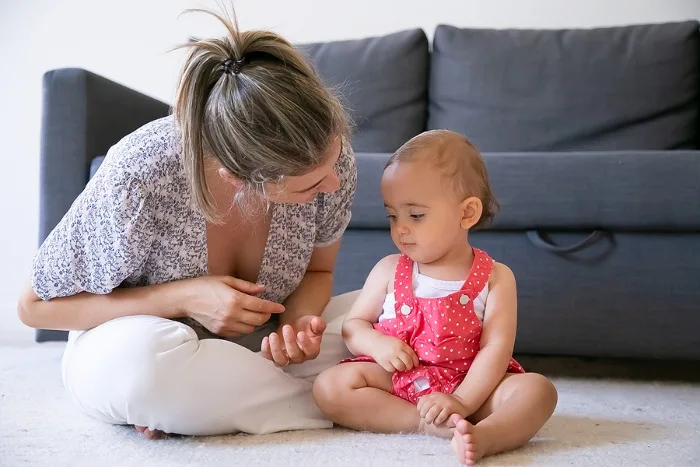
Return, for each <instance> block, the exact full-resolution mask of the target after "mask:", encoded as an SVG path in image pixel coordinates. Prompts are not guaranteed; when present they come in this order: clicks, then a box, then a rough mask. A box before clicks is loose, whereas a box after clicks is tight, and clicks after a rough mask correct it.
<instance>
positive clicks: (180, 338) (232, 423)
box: [62, 292, 357, 435]
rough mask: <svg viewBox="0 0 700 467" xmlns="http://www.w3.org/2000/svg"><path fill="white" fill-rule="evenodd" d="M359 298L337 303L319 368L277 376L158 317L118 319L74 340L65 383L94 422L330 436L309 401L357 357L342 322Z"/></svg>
mask: <svg viewBox="0 0 700 467" xmlns="http://www.w3.org/2000/svg"><path fill="white" fill-rule="evenodd" d="M356 295H357V294H356V293H355V292H353V293H350V294H345V295H341V296H338V297H335V298H333V299H332V300H331V302H330V303H329V305H328V307H327V308H326V310H325V312H324V314H323V318H324V319H325V320H326V322H327V323H329V324H328V328H327V330H326V332H325V333H324V335H323V340H322V345H321V353H320V355H319V356H318V358H316V359H315V360H311V361H307V362H304V363H303V364H301V365H290V366H288V367H286V368H280V367H278V366H277V365H275V364H274V363H272V362H270V361H269V360H266V359H265V358H263V357H262V356H261V355H260V354H259V353H254V352H251V351H250V350H248V349H246V348H244V347H241V346H240V345H237V344H234V343H232V342H228V341H225V340H220V339H204V340H201V341H200V340H199V339H198V338H197V335H196V334H195V333H194V331H193V330H192V328H190V327H189V326H186V325H184V324H182V323H179V322H176V321H171V320H167V319H163V318H157V317H153V316H131V317H125V318H119V319H115V320H113V321H109V322H107V323H105V324H102V325H100V326H98V327H96V328H94V329H91V330H90V331H87V332H71V334H70V338H69V343H68V345H67V346H66V351H65V353H64V356H63V364H62V370H63V382H64V385H65V387H66V390H67V391H68V393H69V394H70V396H71V397H72V398H73V400H74V401H75V402H76V403H77V404H78V405H79V406H80V407H81V408H82V409H83V410H84V411H85V412H86V413H87V414H89V415H91V416H93V417H95V418H97V419H100V420H103V421H105V422H108V423H113V424H129V425H140V426H146V427H148V428H150V429H158V430H163V431H165V432H169V433H179V434H183V435H216V434H227V433H236V432H245V433H254V434H260V433H271V432H276V431H284V430H301V429H318V428H330V427H331V426H332V423H331V422H330V421H329V420H328V419H327V418H326V417H325V416H324V415H323V414H322V413H321V411H320V410H319V409H318V408H317V407H316V405H315V404H314V402H313V399H312V396H311V388H312V383H313V380H314V379H315V377H316V375H318V374H319V373H320V372H321V371H323V370H325V369H326V368H329V367H331V366H333V365H335V364H336V363H338V362H339V361H340V360H342V359H343V358H346V357H348V356H350V353H349V352H348V350H347V348H346V347H345V344H344V343H343V340H342V337H341V325H342V318H343V315H344V314H345V313H346V312H347V310H348V309H349V308H350V305H351V304H352V302H353V301H354V299H355V298H356Z"/></svg>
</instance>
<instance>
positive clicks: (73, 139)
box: [39, 68, 169, 243]
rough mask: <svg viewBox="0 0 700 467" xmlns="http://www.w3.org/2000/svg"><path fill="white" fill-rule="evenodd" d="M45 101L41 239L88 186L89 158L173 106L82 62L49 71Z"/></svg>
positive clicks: (40, 194) (41, 169) (41, 173)
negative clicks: (77, 64) (95, 71)
mask: <svg viewBox="0 0 700 467" xmlns="http://www.w3.org/2000/svg"><path fill="white" fill-rule="evenodd" d="M42 105H43V109H42V121H41V155H40V193H39V204H40V207H39V213H40V214H39V243H41V242H43V241H44V239H45V238H46V237H47V236H48V234H49V233H50V232H51V230H53V228H54V227H55V226H56V224H57V223H58V222H59V221H60V220H61V218H62V217H63V215H64V214H65V213H66V212H67V211H68V208H70V205H71V204H72V203H73V201H74V200H75V198H76V197H77V196H78V195H79V194H80V192H82V191H83V189H84V188H85V184H86V183H87V180H88V173H89V167H90V161H91V160H92V159H93V158H94V157H96V156H100V155H104V154H106V153H107V150H108V149H109V148H110V147H111V146H112V145H113V144H115V143H116V142H118V141H119V140H120V139H121V138H123V137H124V136H126V135H127V134H129V133H131V132H132V131H134V130H135V129H137V128H138V127H140V126H142V125H143V124H145V123H147V122H149V121H151V120H155V119H157V118H161V117H164V116H166V115H167V114H168V111H169V107H168V105H167V104H164V103H163V102H160V101H158V100H156V99H153V98H151V97H148V96H145V95H143V94H141V93H139V92H136V91H134V90H132V89H129V88H127V87H125V86H122V85H120V84H117V83H114V82H112V81H110V80H108V79H106V78H103V77H101V76H98V75H96V74H94V73H91V72H89V71H86V70H82V69H77V68H63V69H58V70H51V71H48V72H46V73H45V74H44V77H43V102H42Z"/></svg>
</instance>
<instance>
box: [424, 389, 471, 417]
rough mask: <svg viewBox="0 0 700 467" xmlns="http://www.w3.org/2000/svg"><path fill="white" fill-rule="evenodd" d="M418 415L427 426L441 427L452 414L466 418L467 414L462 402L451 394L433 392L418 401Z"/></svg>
mask: <svg viewBox="0 0 700 467" xmlns="http://www.w3.org/2000/svg"><path fill="white" fill-rule="evenodd" d="M417 408H418V413H420V416H421V418H422V419H423V420H424V421H425V423H427V424H433V423H434V424H435V425H442V424H443V423H445V422H446V421H447V420H448V419H449V418H450V415H452V414H455V413H456V414H458V415H459V416H460V417H462V418H466V417H467V416H468V415H469V413H468V410H467V407H466V406H465V405H464V401H463V400H462V399H461V398H460V397H458V396H455V395H453V394H445V393H442V392H434V393H432V394H428V395H427V396H423V397H421V398H420V399H418V405H417Z"/></svg>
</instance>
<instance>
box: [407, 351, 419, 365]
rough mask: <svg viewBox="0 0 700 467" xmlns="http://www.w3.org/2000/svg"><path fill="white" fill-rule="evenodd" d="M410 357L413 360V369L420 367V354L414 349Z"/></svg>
mask: <svg viewBox="0 0 700 467" xmlns="http://www.w3.org/2000/svg"><path fill="white" fill-rule="evenodd" d="M409 355H411V358H412V359H413V368H418V365H420V359H419V358H418V354H417V353H416V352H415V351H414V350H413V349H411V351H410V352H409Z"/></svg>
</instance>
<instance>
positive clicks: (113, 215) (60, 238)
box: [32, 116, 357, 335]
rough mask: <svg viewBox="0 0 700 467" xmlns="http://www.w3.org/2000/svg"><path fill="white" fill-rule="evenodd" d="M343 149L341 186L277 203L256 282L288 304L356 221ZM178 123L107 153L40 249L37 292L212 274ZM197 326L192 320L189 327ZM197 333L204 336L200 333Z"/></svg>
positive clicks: (104, 289) (349, 158)
mask: <svg viewBox="0 0 700 467" xmlns="http://www.w3.org/2000/svg"><path fill="white" fill-rule="evenodd" d="M344 147H345V148H346V149H345V150H344V152H343V154H342V155H341V157H340V158H339V160H338V163H337V166H336V171H337V173H338V174H339V176H340V179H341V188H340V189H339V190H338V191H336V192H335V193H331V194H319V195H318V196H317V198H316V200H315V202H312V203H308V204H276V205H273V206H272V209H273V213H272V220H271V224H270V231H269V235H268V240H267V245H266V247H265V253H264V255H263V262H262V266H261V269H260V274H259V278H258V282H259V283H261V284H264V285H265V286H266V289H265V293H264V295H263V297H264V298H266V299H269V300H273V301H277V302H282V301H284V300H285V299H286V298H287V296H289V294H291V293H292V292H293V291H294V289H296V287H297V286H298V285H299V283H300V282H301V279H302V277H303V275H304V273H305V271H306V268H307V266H308V264H309V260H310V258H311V253H312V252H313V249H314V247H317V246H326V245H329V244H332V243H334V242H335V241H336V240H338V239H339V238H340V237H341V236H342V234H343V232H344V231H345V228H346V227H347V225H348V222H349V221H350V208H351V205H352V201H353V198H354V194H355V188H356V184H357V170H356V167H355V157H354V154H353V152H352V149H350V145H349V144H348V145H344ZM180 154H181V145H180V135H179V132H178V130H177V127H176V124H175V121H174V119H173V117H172V116H169V117H164V118H161V119H159V120H155V121H153V122H151V123H148V124H146V125H144V126H143V127H141V128H139V129H138V130H136V131H134V132H133V133H131V134H130V135H128V136H126V137H124V138H123V139H122V140H121V141H119V142H118V143H117V144H116V145H114V146H113V147H112V148H111V149H110V150H109V152H108V153H107V155H106V157H105V160H104V162H103V163H102V165H101V166H100V168H99V170H98V171H97V173H96V174H95V176H94V177H93V178H92V179H91V180H90V182H89V183H88V184H87V186H86V187H85V190H84V191H83V192H82V193H81V194H80V195H79V196H78V198H77V199H76V200H75V202H74V203H73V205H72V206H71V208H70V210H69V211H68V213H67V214H66V215H65V216H64V217H63V219H62V220H61V221H60V222H59V224H58V225H57V226H56V228H55V229H54V230H53V231H52V232H51V234H50V235H49V236H48V237H47V238H46V240H45V241H44V243H43V244H42V245H41V247H40V248H39V251H38V253H37V255H36V257H35V259H34V263H33V268H32V284H33V287H34V290H35V292H36V294H37V295H38V296H39V297H40V298H42V299H44V300H49V299H52V298H55V297H65V296H70V295H74V294H77V293H79V292H82V291H85V292H90V293H94V294H106V293H109V292H111V291H112V290H113V289H114V288H116V287H133V286H141V285H150V284H157V283H163V282H169V281H175V280H178V279H185V278H192V277H198V276H202V275H206V274H207V273H208V258H207V239H206V221H205V218H204V216H203V215H202V213H201V212H200V211H199V210H198V209H197V207H196V205H195V204H194V201H193V197H192V195H191V190H190V187H189V185H188V183H187V179H186V177H185V174H184V170H183V167H182V163H181V157H180ZM188 324H191V325H193V327H197V326H199V325H198V323H196V322H188ZM199 328H200V329H196V331H197V332H198V334H200V335H201V334H206V333H205V332H203V328H202V327H201V326H199Z"/></svg>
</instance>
